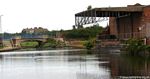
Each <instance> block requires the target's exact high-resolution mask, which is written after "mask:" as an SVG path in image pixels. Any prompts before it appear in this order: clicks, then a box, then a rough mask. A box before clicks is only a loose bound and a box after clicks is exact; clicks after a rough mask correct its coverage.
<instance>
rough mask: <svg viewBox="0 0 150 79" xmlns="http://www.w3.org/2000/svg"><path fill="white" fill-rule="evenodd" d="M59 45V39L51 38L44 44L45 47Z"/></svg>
mask: <svg viewBox="0 0 150 79" xmlns="http://www.w3.org/2000/svg"><path fill="white" fill-rule="evenodd" d="M56 46H57V41H56V40H54V39H51V38H49V39H48V40H47V41H46V43H45V44H44V45H43V47H51V48H56Z"/></svg>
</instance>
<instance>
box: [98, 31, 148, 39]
mask: <svg viewBox="0 0 150 79" xmlns="http://www.w3.org/2000/svg"><path fill="white" fill-rule="evenodd" d="M145 36H146V33H145V32H134V33H120V34H118V35H110V34H101V35H98V39H129V38H144V37H145Z"/></svg>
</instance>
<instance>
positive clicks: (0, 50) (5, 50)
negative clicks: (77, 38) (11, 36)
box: [0, 47, 21, 52]
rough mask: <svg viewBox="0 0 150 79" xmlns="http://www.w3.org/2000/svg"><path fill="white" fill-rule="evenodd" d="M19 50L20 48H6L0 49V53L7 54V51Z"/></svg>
mask: <svg viewBox="0 0 150 79" xmlns="http://www.w3.org/2000/svg"><path fill="white" fill-rule="evenodd" d="M19 49H21V48H20V47H13V48H12V47H6V48H2V49H0V52H8V51H14V50H19Z"/></svg>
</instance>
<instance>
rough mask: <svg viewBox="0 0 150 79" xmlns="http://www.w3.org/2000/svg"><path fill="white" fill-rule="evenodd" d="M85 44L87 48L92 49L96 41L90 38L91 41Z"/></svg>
mask: <svg viewBox="0 0 150 79" xmlns="http://www.w3.org/2000/svg"><path fill="white" fill-rule="evenodd" d="M83 45H84V46H85V48H86V49H88V50H91V49H92V48H93V47H94V41H93V40H89V41H87V42H85V43H84V44H83Z"/></svg>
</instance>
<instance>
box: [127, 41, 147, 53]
mask: <svg viewBox="0 0 150 79" xmlns="http://www.w3.org/2000/svg"><path fill="white" fill-rule="evenodd" d="M125 47H126V50H127V51H128V53H129V54H131V55H140V54H141V53H142V52H145V51H150V46H148V45H145V44H144V42H143V41H142V40H138V39H129V40H127V41H126V46H125Z"/></svg>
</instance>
